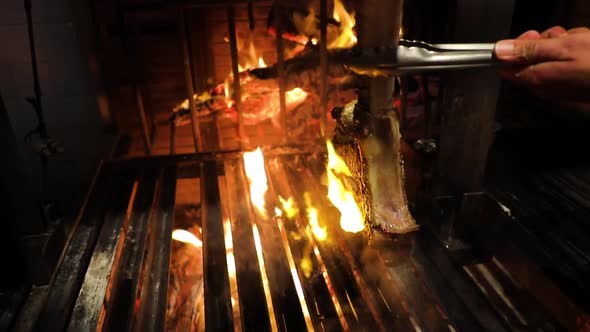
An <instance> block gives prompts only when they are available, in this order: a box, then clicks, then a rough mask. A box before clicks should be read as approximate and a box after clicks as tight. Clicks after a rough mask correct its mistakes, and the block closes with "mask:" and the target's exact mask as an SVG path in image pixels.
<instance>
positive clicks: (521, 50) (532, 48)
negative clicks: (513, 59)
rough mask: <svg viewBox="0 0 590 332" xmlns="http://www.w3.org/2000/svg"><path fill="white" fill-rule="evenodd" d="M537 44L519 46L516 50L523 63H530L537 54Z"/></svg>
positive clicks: (529, 43) (530, 43)
mask: <svg viewBox="0 0 590 332" xmlns="http://www.w3.org/2000/svg"><path fill="white" fill-rule="evenodd" d="M537 49H538V46H537V43H533V42H528V43H523V44H521V46H520V47H518V49H517V54H518V57H519V59H520V60H521V61H523V62H529V61H531V60H532V59H533V58H534V57H535V55H536V54H537Z"/></svg>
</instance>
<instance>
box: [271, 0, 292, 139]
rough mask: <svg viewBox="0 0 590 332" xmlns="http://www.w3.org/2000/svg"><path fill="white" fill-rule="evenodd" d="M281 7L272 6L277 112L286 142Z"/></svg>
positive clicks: (287, 137) (287, 136) (287, 132)
mask: <svg viewBox="0 0 590 332" xmlns="http://www.w3.org/2000/svg"><path fill="white" fill-rule="evenodd" d="M280 14H281V7H280V6H279V5H276V6H274V16H275V21H274V24H275V30H276V39H275V41H276V47H277V73H278V78H277V79H278V83H279V103H280V107H281V109H280V111H281V112H280V113H279V116H280V117H279V120H280V122H281V128H282V129H283V133H284V135H283V142H284V143H286V142H288V141H289V128H287V101H286V99H285V92H286V91H285V90H286V86H285V85H286V82H285V54H284V52H283V36H282V35H283V27H282V24H281V15H280Z"/></svg>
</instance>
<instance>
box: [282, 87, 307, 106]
mask: <svg viewBox="0 0 590 332" xmlns="http://www.w3.org/2000/svg"><path fill="white" fill-rule="evenodd" d="M305 98H307V92H305V91H303V89H301V88H295V89H293V90H290V91H287V93H286V94H285V99H286V101H287V104H288V105H290V106H291V105H293V104H296V103H297V104H300V103H302V102H303V101H304V100H305Z"/></svg>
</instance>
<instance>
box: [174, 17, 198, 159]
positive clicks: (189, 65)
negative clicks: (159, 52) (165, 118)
mask: <svg viewBox="0 0 590 332" xmlns="http://www.w3.org/2000/svg"><path fill="white" fill-rule="evenodd" d="M178 16H179V18H178V19H179V21H180V22H179V30H180V36H181V41H182V52H183V60H184V75H185V81H186V94H187V98H188V104H189V107H190V111H191V115H190V117H191V126H192V129H193V143H194V145H195V152H200V151H203V146H202V143H201V140H202V139H203V136H202V135H201V125H200V121H199V118H198V116H197V105H196V102H195V98H194V94H195V82H194V76H193V72H194V69H193V60H192V52H191V47H190V42H189V38H190V34H189V28H188V25H187V22H186V16H187V14H186V12H184V11H181V12H180V13H179V14H178Z"/></svg>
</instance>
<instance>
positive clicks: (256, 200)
mask: <svg viewBox="0 0 590 332" xmlns="http://www.w3.org/2000/svg"><path fill="white" fill-rule="evenodd" d="M243 158H244V169H245V170H246V176H247V177H248V182H249V183H250V201H251V202H252V205H254V207H256V209H257V210H258V212H259V213H260V214H261V215H262V216H263V217H266V209H265V201H264V195H265V194H266V191H267V190H268V180H267V179H266V171H265V170H264V156H263V155H262V150H261V149H260V147H258V148H257V149H256V150H254V151H251V152H244V157H243Z"/></svg>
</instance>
